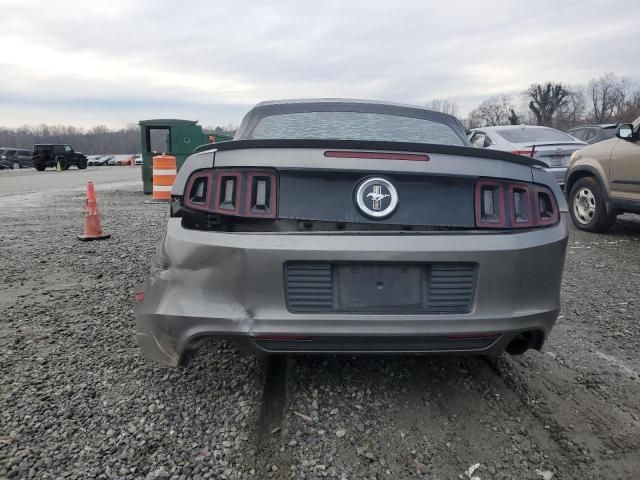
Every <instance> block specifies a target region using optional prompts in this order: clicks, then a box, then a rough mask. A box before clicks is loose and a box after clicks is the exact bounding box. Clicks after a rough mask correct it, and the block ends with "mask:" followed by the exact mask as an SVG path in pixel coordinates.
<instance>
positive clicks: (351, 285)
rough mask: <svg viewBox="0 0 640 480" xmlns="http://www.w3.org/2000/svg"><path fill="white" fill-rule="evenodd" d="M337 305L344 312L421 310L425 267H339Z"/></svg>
mask: <svg viewBox="0 0 640 480" xmlns="http://www.w3.org/2000/svg"><path fill="white" fill-rule="evenodd" d="M336 267H337V283H338V298H337V300H338V303H339V307H338V308H340V309H344V310H376V309H377V310H380V309H385V308H397V307H406V308H407V309H410V308H420V307H421V306H422V305H423V303H424V302H423V292H424V288H423V272H424V268H423V267H421V266H416V265H366V264H365V265H336Z"/></svg>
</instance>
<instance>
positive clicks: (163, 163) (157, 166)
mask: <svg viewBox="0 0 640 480" xmlns="http://www.w3.org/2000/svg"><path fill="white" fill-rule="evenodd" d="M152 168H153V195H152V198H153V199H154V200H158V201H161V202H168V201H170V200H171V187H172V186H173V183H174V182H175V181H176V174H177V173H178V170H177V168H176V157H174V156H173V155H167V154H162V155H156V156H155V157H153V162H152Z"/></svg>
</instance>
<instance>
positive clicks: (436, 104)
mask: <svg viewBox="0 0 640 480" xmlns="http://www.w3.org/2000/svg"><path fill="white" fill-rule="evenodd" d="M425 106H426V107H427V108H428V109H429V110H435V111H436V112H442V113H447V114H449V115H453V116H454V117H457V116H458V113H459V110H458V105H457V104H456V103H455V102H452V101H451V100H446V99H445V100H441V99H439V98H434V99H433V100H429V101H428V102H427V103H426V104H425Z"/></svg>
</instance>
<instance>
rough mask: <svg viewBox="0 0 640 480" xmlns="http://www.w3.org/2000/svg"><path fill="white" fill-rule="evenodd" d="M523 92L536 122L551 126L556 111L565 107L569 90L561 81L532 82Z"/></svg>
mask: <svg viewBox="0 0 640 480" xmlns="http://www.w3.org/2000/svg"><path fill="white" fill-rule="evenodd" d="M524 94H525V96H527V97H528V98H529V110H531V111H532V112H533V114H534V115H535V117H536V122H537V124H538V125H548V126H552V125H553V119H554V116H555V114H556V112H558V111H559V110H561V109H563V108H565V107H566V104H567V102H568V97H569V90H568V89H567V88H565V87H564V85H562V84H561V83H553V82H547V83H545V84H540V83H534V84H532V85H531V86H530V87H529V88H528V89H527V90H526V91H525V92H524Z"/></svg>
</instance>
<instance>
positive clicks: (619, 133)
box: [616, 123, 636, 140]
mask: <svg viewBox="0 0 640 480" xmlns="http://www.w3.org/2000/svg"><path fill="white" fill-rule="evenodd" d="M616 137H618V138H621V139H622V140H635V137H636V135H635V133H634V132H633V125H632V124H630V123H623V124H621V125H619V126H618V129H617V130H616Z"/></svg>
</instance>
